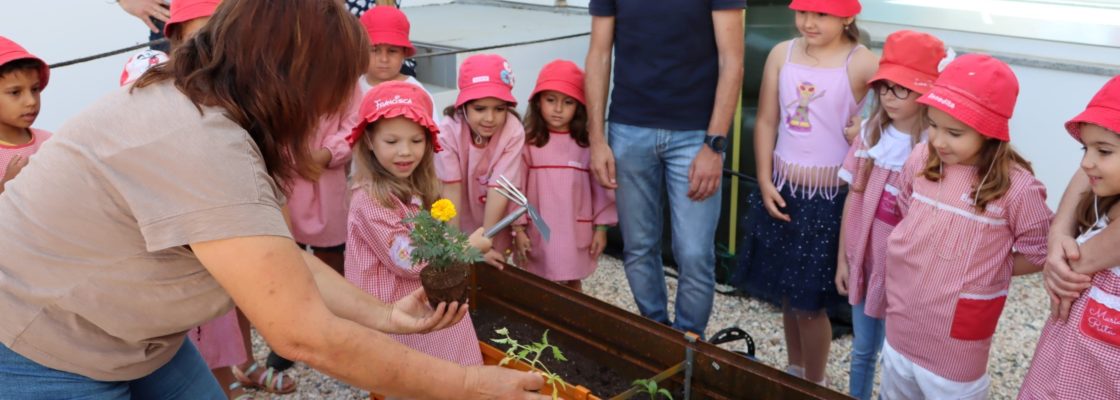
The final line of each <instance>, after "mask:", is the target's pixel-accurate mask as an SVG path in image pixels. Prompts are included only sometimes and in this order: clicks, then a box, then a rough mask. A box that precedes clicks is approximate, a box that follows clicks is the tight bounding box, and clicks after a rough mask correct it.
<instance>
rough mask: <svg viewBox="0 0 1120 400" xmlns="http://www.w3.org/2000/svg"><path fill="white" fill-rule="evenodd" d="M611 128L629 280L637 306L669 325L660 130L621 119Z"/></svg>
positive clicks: (620, 225) (620, 223) (611, 143)
mask: <svg viewBox="0 0 1120 400" xmlns="http://www.w3.org/2000/svg"><path fill="white" fill-rule="evenodd" d="M609 127H610V136H609V138H608V139H609V140H610V146H611V149H612V150H613V151H614V159H615V171H616V175H617V177H616V179H617V181H618V189H617V190H616V191H615V196H616V197H615V200H616V204H617V206H618V221H619V224H618V225H619V228H620V229H621V230H622V244H623V265H624V269H625V271H626V280H627V281H628V282H629V283H630V290H631V291H632V292H633V293H634V302H635V303H637V305H638V311H640V312H641V314H642V315H643V316H645V317H647V318H649V319H652V320H654V321H658V322H661V323H663V324H668V323H669V314H668V311H667V309H668V294H667V292H666V288H665V272H664V270H663V269H662V268H663V264H662V262H661V227H662V215H663V214H662V202H661V196H662V195H663V193H664V191H665V180H664V166H663V165H662V163H661V159H660V157H659V156H658V155H657V149H658V147H659V146H658V143H657V141H658V134H657V133H658V132H659V131H658V130H656V129H647V128H640V127H635V126H629V125H622V124H618V123H611V124H610V125H609Z"/></svg>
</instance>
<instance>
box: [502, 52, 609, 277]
mask: <svg viewBox="0 0 1120 400" xmlns="http://www.w3.org/2000/svg"><path fill="white" fill-rule="evenodd" d="M530 96H531V97H530V99H529V107H528V108H529V111H528V112H527V113H526V114H525V120H526V123H525V130H526V139H525V142H526V146H525V151H524V153H523V159H524V162H525V168H526V171H527V173H528V178H527V180H526V183H525V185H526V191H525V196H526V197H528V198H529V202H530V203H532V204H535V205H537V207H538V208H540V210H541V213H542V214H543V215H544V219H545V220H548V221H549V227H550V228H552V236H551V238H550V240H549V241H547V242H546V241H544V240H543V238H542V237H541V235H540V232H538V231H537V230H536V229H531V228H530V229H528V230H527V231H526V230H525V229H522V228H519V227H515V228H514V231H515V235H516V240H517V250H518V265H520V266H524V268H526V269H528V270H529V271H530V272H532V273H534V274H537V275H539V276H541V277H543V278H545V279H549V280H552V281H556V282H560V283H563V284H565V285H567V286H568V287H571V288H573V289H575V290H581V289H582V285H581V282H582V280H583V279H584V278H587V277H588V276H590V275H591V274H592V273H593V272H595V269H596V268H598V258H599V255H600V254H601V253H602V252H603V249H604V248H605V247H606V244H607V232H606V230H607V228H608V227H609V226H610V225H614V224H617V223H618V213H617V212H616V210H615V204H614V191H613V190H610V189H606V188H603V187H602V185H599V184H598V183H596V182H595V181H594V180H593V179H592V177H591V173H590V171H591V170H590V164H591V151H590V149H588V146H589V145H590V144H589V143H588V132H587V108H586V107H585V106H584V96H583V71H581V70H580V69H579V67H578V66H576V64H575V63H573V62H571V61H566V60H556V61H553V62H550V63H548V64H547V65H545V66H544V68H542V69H541V73H540V75H539V76H537V86H536V87H535V88H533V93H532V94H531V95H530ZM530 247H531V250H528V249H529V248H530Z"/></svg>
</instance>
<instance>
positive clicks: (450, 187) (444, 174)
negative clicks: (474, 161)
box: [435, 117, 466, 226]
mask: <svg viewBox="0 0 1120 400" xmlns="http://www.w3.org/2000/svg"><path fill="white" fill-rule="evenodd" d="M457 125H458V123H457V122H456V120H455V119H454V118H452V117H446V118H444V119H443V121H441V122H440V124H439V129H440V134H439V137H438V138H436V140H439V144H440V147H442V148H443V151H441V152H439V153H436V155H435V161H436V162H435V164H436V177H438V178H439V180H440V183H442V184H443V189H441V190H440V194H441V196H442V197H443V198H445V199H448V200H451V203H452V204H455V207H459V208H462V207H466V203H465V202H464V201H463V200H464V196H463V171H462V170H461V168H460V166H459V165H460V164H459V162H460V160H459V148H458V141H457V140H455V138H454V136H453V135H456V134H458V132H456V131H457V130H455V129H451V128H453V127H455V126H457ZM447 223H448V224H450V225H451V226H459V217H458V216H456V217H455V218H452V219H451V220H450V221H448V222H447Z"/></svg>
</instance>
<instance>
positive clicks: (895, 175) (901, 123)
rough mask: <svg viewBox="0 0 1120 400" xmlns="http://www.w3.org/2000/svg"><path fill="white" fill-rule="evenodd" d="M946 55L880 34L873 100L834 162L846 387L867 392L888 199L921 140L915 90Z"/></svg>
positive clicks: (916, 36) (908, 36) (879, 343)
mask: <svg viewBox="0 0 1120 400" xmlns="http://www.w3.org/2000/svg"><path fill="white" fill-rule="evenodd" d="M945 58H946V52H945V46H944V44H942V43H941V41H940V40H938V39H937V38H935V37H933V36H931V35H928V34H925V33H919V32H914V31H905V30H904V31H898V32H895V33H892V34H891V35H890V36H887V41H886V44H884V45H883V58H882V59H881V60H880V61H879V71H878V72H877V73H876V74H875V76H874V77H873V78H871V81H870V82H868V83H869V84H870V85H871V87H872V88H873V93H874V94H875V98H874V99H875V100H876V101H875V102H874V106H873V111H872V112H871V118H870V119H869V120H868V121H867V123H865V124H863V126H862V133H861V134H860V135H857V136H856V137H855V138H853V140H852V146H851V149H850V150H849V151H848V155H847V157H845V158H844V165H843V167H841V168H840V178H841V179H843V180H844V181H845V182H847V183H848V184H849V185H850V186H849V187H850V191H849V193H848V199H847V201H846V202H845V205H844V219H843V222H842V223H841V227H842V229H841V233H840V234H841V237H842V240H841V243H842V245H841V246H840V253H839V256H837V266H836V289H837V290H838V291H839V292H840V294H841V295H847V296H848V302H849V303H851V304H852V322H853V323H852V325H853V328H854V329H855V339H854V340H853V341H852V357H851V359H852V363H851V365H852V366H851V372H850V374H849V385H848V388H849V393H850V394H851V395H852V397H855V398H857V399H864V400H866V399H870V398H871V392H872V387H873V386H874V383H875V365H876V364H877V360H878V358H879V350H880V349H881V348H882V347H883V336H884V334H885V326H884V324H883V312H884V309H885V307H886V301H885V300H886V294H885V292H884V290H883V281H884V271H885V268H886V264H885V261H886V260H885V258H886V257H885V255H886V248H887V236H888V235H890V232H891V230H893V229H894V227H895V225H898V221H899V216H898V212H897V209H896V207H895V206H894V204H895V201H896V199H897V196H896V194H897V193H898V181H899V173H900V172H901V171H902V165H903V164H904V163H905V162H906V158H907V157H908V156H909V155H910V150H911V149H913V147H914V145H915V144H917V143H918V142H920V141H923V140H925V130H926V126H925V123H924V122H925V115H924V113H923V112H922V106H921V104H918V97H920V96H921V95H923V94H925V93H926V92H927V91H929V89H930V88H931V87H932V86H933V81H934V79H936V78H937V75H938V73H939V71H938V66H939V65H941V64H942V62H943V60H944V59H945Z"/></svg>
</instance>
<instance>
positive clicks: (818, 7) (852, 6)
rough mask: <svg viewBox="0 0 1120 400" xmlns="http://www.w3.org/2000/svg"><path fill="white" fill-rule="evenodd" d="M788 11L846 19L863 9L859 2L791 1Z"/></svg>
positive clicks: (855, 0)
mask: <svg viewBox="0 0 1120 400" xmlns="http://www.w3.org/2000/svg"><path fill="white" fill-rule="evenodd" d="M789 9H791V10H794V11H808V12H819V13H821V14H828V15H832V16H837V17H840V18H848V17H854V16H856V15H857V14H859V12H860V10H862V9H863V7H862V6H860V4H859V0H793V1H791V2H790V3H789Z"/></svg>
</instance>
